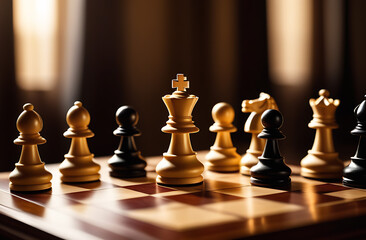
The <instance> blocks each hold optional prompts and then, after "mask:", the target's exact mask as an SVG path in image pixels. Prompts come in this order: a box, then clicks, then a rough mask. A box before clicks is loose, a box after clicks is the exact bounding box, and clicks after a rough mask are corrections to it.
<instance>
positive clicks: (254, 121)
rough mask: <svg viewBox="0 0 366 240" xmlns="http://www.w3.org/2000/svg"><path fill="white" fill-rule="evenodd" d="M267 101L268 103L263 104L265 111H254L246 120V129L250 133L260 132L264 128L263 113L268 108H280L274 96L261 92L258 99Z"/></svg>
mask: <svg viewBox="0 0 366 240" xmlns="http://www.w3.org/2000/svg"><path fill="white" fill-rule="evenodd" d="M262 99H263V101H266V104H263V106H264V108H263V109H261V110H263V111H258V112H252V113H251V114H250V115H249V117H248V119H247V121H246V122H245V125H244V131H245V132H250V133H259V132H261V131H262V130H263V126H262V123H261V116H262V113H263V112H264V111H265V110H267V109H276V110H278V107H277V104H276V101H275V100H274V98H273V97H271V96H270V95H269V94H267V93H263V92H262V93H260V94H259V98H258V100H262Z"/></svg>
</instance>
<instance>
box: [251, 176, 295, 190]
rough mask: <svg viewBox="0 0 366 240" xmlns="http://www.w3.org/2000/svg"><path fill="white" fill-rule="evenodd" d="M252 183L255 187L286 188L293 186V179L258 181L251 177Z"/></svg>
mask: <svg viewBox="0 0 366 240" xmlns="http://www.w3.org/2000/svg"><path fill="white" fill-rule="evenodd" d="M250 183H251V184H252V185H254V186H260V187H270V188H286V187H290V185H291V178H287V179H258V178H254V177H251V178H250Z"/></svg>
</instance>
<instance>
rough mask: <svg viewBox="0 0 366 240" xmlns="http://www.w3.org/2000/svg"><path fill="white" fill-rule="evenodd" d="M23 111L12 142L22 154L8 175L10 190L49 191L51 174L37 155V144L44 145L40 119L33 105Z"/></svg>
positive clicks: (28, 104) (26, 105)
mask: <svg viewBox="0 0 366 240" xmlns="http://www.w3.org/2000/svg"><path fill="white" fill-rule="evenodd" d="M23 109H24V111H23V112H22V113H21V114H20V116H19V117H18V120H17V129H18V131H19V132H20V135H19V137H18V138H17V139H15V140H14V143H15V144H17V145H22V153H21V155H20V159H19V162H18V163H16V164H15V169H14V170H13V171H12V172H11V173H10V176H9V180H10V184H9V187H10V190H12V191H20V192H30V191H41V190H47V189H50V188H51V186H52V184H51V179H52V174H51V173H50V172H49V171H47V170H46V168H45V164H44V162H42V161H41V158H40V157H39V153H38V147H37V145H38V144H44V143H46V139H44V138H43V137H41V135H40V134H39V132H40V131H41V130H42V128H43V121H42V118H41V117H40V116H39V114H38V113H37V112H35V111H34V110H33V105H32V104H30V103H27V104H25V105H24V106H23Z"/></svg>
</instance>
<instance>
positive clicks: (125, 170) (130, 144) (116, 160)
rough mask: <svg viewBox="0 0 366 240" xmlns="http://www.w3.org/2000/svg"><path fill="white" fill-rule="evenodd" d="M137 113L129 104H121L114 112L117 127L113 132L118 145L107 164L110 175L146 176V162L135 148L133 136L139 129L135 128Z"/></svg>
mask: <svg viewBox="0 0 366 240" xmlns="http://www.w3.org/2000/svg"><path fill="white" fill-rule="evenodd" d="M138 120H139V115H138V113H137V112H136V111H135V109H133V108H132V107H130V106H122V107H120V108H119V109H118V110H117V112H116V121H117V124H118V125H119V127H118V128H117V129H116V130H114V132H113V134H114V135H116V136H119V137H120V138H121V141H120V143H119V147H118V149H117V150H116V151H114V155H113V157H112V158H110V159H109V160H108V165H109V167H110V168H111V169H112V171H110V175H111V176H112V177H117V178H132V177H144V176H146V171H145V167H146V162H145V160H144V158H143V157H142V156H141V153H140V151H138V150H137V148H136V144H135V140H134V136H139V135H140V131H139V130H138V129H137V128H136V124H137V122H138Z"/></svg>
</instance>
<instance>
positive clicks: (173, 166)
mask: <svg viewBox="0 0 366 240" xmlns="http://www.w3.org/2000/svg"><path fill="white" fill-rule="evenodd" d="M182 77H184V76H183V75H182V76H181V75H180V74H178V75H177V78H178V80H179V79H182ZM173 82H174V80H173ZM185 86H188V85H187V84H186V85H185ZM178 89H181V88H179V87H178ZM163 101H164V103H165V105H166V107H167V108H168V111H169V120H168V121H167V122H166V123H167V125H166V126H164V127H163V128H162V131H163V132H165V133H170V134H172V136H171V142H170V145H169V149H168V151H167V152H166V153H164V154H163V159H162V160H161V161H160V162H159V164H158V165H157V166H156V172H157V174H158V176H157V178H156V182H157V183H158V184H162V185H192V184H199V183H202V181H203V177H202V173H203V170H204V167H203V164H202V163H201V162H200V161H198V159H197V156H196V152H194V151H193V149H192V146H191V141H190V137H189V134H190V133H196V132H198V131H199V129H198V128H197V127H196V126H195V125H194V122H193V121H192V116H191V113H192V111H193V108H194V106H195V104H196V102H197V101H198V97H196V96H194V95H189V94H188V93H187V92H186V91H179V90H178V91H175V92H174V93H173V94H172V95H165V96H164V97H163Z"/></svg>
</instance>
